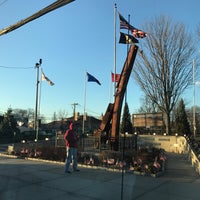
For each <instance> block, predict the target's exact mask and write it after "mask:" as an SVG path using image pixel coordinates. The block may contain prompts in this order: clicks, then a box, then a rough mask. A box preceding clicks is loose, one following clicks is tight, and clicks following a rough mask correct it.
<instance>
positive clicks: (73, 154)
mask: <svg viewBox="0 0 200 200" xmlns="http://www.w3.org/2000/svg"><path fill="white" fill-rule="evenodd" d="M71 162H72V167H73V170H76V169H77V148H73V147H67V148H66V161H65V172H68V171H69V167H70V163H71Z"/></svg>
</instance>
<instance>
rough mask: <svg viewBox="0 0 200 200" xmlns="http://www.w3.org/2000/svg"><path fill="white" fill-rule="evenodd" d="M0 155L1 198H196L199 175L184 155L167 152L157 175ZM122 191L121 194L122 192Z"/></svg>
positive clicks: (148, 199)
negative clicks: (69, 168) (73, 168)
mask: <svg viewBox="0 0 200 200" xmlns="http://www.w3.org/2000/svg"><path fill="white" fill-rule="evenodd" d="M80 169H81V171H80V172H74V173H71V174H64V173H63V171H64V165H63V164H53V163H44V162H38V161H30V160H24V159H14V158H7V157H2V156H0V200H27V199H29V200H35V199H37V200H55V199H56V200H64V199H68V200H111V199H115V200H120V199H123V200H129V199H130V200H150V199H155V200H199V198H200V197H199V196H200V194H199V192H200V177H199V176H198V175H197V174H196V173H195V172H194V170H193V168H192V167H191V165H190V163H189V162H188V161H187V159H186V157H184V156H183V155H176V154H169V155H168V162H167V170H166V173H165V174H164V175H163V176H161V177H159V178H152V177H143V176H137V175H134V174H129V173H126V174H124V185H123V193H122V192H121V191H122V184H121V183H122V181H121V180H122V174H121V173H118V172H110V171H105V170H99V169H92V168H83V167H82V168H80ZM122 194H123V195H122Z"/></svg>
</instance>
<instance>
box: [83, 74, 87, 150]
mask: <svg viewBox="0 0 200 200" xmlns="http://www.w3.org/2000/svg"><path fill="white" fill-rule="evenodd" d="M86 79H87V74H86V72H85V80H84V81H85V83H84V105H83V126H82V138H83V150H84V136H85V108H86Z"/></svg>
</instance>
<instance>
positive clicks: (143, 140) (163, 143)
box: [138, 135, 200, 175]
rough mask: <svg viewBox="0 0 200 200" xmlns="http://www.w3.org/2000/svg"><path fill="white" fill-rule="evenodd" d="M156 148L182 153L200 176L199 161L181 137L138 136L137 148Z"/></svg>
mask: <svg viewBox="0 0 200 200" xmlns="http://www.w3.org/2000/svg"><path fill="white" fill-rule="evenodd" d="M144 146H146V147H152V146H153V147H156V148H162V149H165V151H166V152H174V153H182V154H186V155H187V156H188V159H189V160H190V161H191V163H192V166H193V167H194V168H195V170H196V171H197V173H198V174H199V175H200V161H199V159H198V157H197V155H196V154H195V153H194V151H193V150H192V148H191V146H190V144H189V143H188V141H187V140H186V138H185V137H183V136H157V135H155V136H154V135H139V136H138V148H140V147H144Z"/></svg>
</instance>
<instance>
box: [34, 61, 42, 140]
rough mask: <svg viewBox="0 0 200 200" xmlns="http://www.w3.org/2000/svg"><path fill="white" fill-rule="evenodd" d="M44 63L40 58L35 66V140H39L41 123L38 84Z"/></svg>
mask: <svg viewBox="0 0 200 200" xmlns="http://www.w3.org/2000/svg"><path fill="white" fill-rule="evenodd" d="M41 64H42V59H40V60H39V63H36V64H35V68H36V70H37V72H36V73H37V76H36V99H35V120H34V130H35V140H36V141H37V140H38V131H39V123H38V86H39V83H40V81H39V68H40V66H41Z"/></svg>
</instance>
